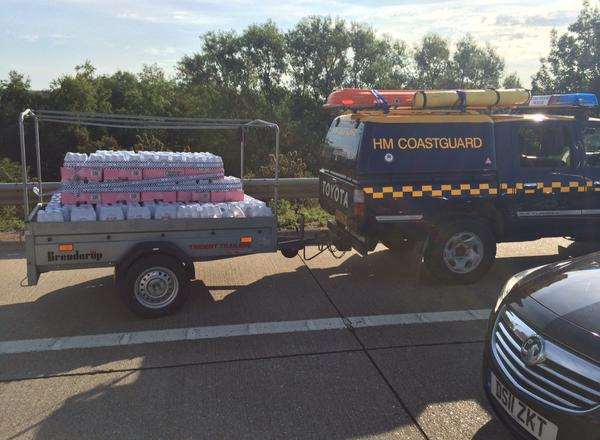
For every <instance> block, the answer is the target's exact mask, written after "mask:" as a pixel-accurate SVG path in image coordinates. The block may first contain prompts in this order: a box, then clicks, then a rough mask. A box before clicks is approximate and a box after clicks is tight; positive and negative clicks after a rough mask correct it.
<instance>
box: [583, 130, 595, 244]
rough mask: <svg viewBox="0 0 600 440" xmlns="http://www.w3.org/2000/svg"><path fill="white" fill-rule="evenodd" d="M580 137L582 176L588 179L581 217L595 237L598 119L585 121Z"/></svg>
mask: <svg viewBox="0 0 600 440" xmlns="http://www.w3.org/2000/svg"><path fill="white" fill-rule="evenodd" d="M580 138H581V147H582V149H583V170H584V176H585V177H586V179H588V181H589V183H588V185H589V187H588V189H587V192H586V200H585V207H584V210H583V219H584V223H585V225H586V227H587V228H588V230H587V231H586V232H588V233H589V234H588V235H592V236H595V237H597V236H598V228H599V227H600V121H588V122H587V123H585V125H584V126H583V127H582V129H581V134H580Z"/></svg>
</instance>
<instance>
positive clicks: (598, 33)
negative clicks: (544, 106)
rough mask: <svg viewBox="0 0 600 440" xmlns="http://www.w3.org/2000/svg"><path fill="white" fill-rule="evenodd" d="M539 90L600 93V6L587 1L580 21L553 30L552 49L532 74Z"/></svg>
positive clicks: (534, 87) (534, 84)
mask: <svg viewBox="0 0 600 440" xmlns="http://www.w3.org/2000/svg"><path fill="white" fill-rule="evenodd" d="M532 86H533V90H534V91H535V92H542V93H551V92H571V91H588V92H593V93H596V95H599V94H600V10H599V9H598V6H597V5H595V6H592V5H591V4H590V2H589V1H585V2H584V3H583V8H582V10H581V11H580V13H579V15H578V17H577V19H576V21H575V22H574V23H572V24H571V25H570V26H569V27H568V30H567V31H566V32H565V33H563V34H561V35H559V34H558V33H557V32H556V31H553V32H552V34H551V43H550V53H549V54H548V56H547V57H545V58H543V59H542V60H541V66H540V69H539V71H538V72H537V73H536V74H535V75H534V77H533V78H532Z"/></svg>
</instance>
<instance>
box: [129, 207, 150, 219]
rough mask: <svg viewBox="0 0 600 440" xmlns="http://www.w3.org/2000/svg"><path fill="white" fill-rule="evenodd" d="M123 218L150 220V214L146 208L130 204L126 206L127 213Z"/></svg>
mask: <svg viewBox="0 0 600 440" xmlns="http://www.w3.org/2000/svg"><path fill="white" fill-rule="evenodd" d="M125 217H126V218H127V220H132V219H150V218H152V213H151V212H150V208H148V207H147V206H140V204H139V203H132V204H129V205H127V213H126V215H125Z"/></svg>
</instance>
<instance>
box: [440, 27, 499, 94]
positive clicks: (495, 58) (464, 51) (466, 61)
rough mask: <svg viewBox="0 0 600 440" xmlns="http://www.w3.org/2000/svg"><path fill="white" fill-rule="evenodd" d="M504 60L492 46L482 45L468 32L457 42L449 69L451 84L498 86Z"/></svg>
mask: <svg viewBox="0 0 600 440" xmlns="http://www.w3.org/2000/svg"><path fill="white" fill-rule="evenodd" d="M503 73H504V60H502V58H501V57H500V56H499V55H498V54H497V53H496V50H495V49H494V48H493V47H492V46H490V45H486V46H485V47H480V46H479V45H478V44H477V42H476V41H475V39H474V38H473V37H472V36H471V35H469V34H467V35H466V36H465V37H464V38H462V39H460V40H459V41H458V43H457V44H456V50H455V52H454V54H453V55H452V61H451V63H450V69H449V75H450V77H449V85H450V86H452V87H456V88H460V89H478V88H497V87H498V86H499V85H500V78H501V77H502V75H503Z"/></svg>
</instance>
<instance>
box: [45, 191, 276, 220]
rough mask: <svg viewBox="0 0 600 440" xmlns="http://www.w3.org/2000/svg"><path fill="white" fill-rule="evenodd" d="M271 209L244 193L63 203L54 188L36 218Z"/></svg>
mask: <svg viewBox="0 0 600 440" xmlns="http://www.w3.org/2000/svg"><path fill="white" fill-rule="evenodd" d="M272 216H273V212H272V211H271V208H269V207H268V206H267V205H266V203H265V202H263V201H261V200H257V199H255V198H253V197H250V196H248V195H245V196H244V197H243V198H242V200H240V201H234V202H218V203H211V202H206V203H197V202H187V203H184V202H164V201H145V202H127V203H125V202H121V201H119V202H116V203H114V204H112V203H101V202H99V203H96V204H92V203H79V202H78V203H64V199H63V194H62V193H60V192H56V193H54V194H53V195H52V197H51V199H50V201H49V202H48V203H47V204H46V205H45V206H44V207H43V208H40V209H39V210H38V212H37V218H36V220H37V222H39V223H48V222H52V223H57V222H89V221H116V220H136V219H146V220H150V219H154V220H170V219H180V218H244V217H272Z"/></svg>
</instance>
